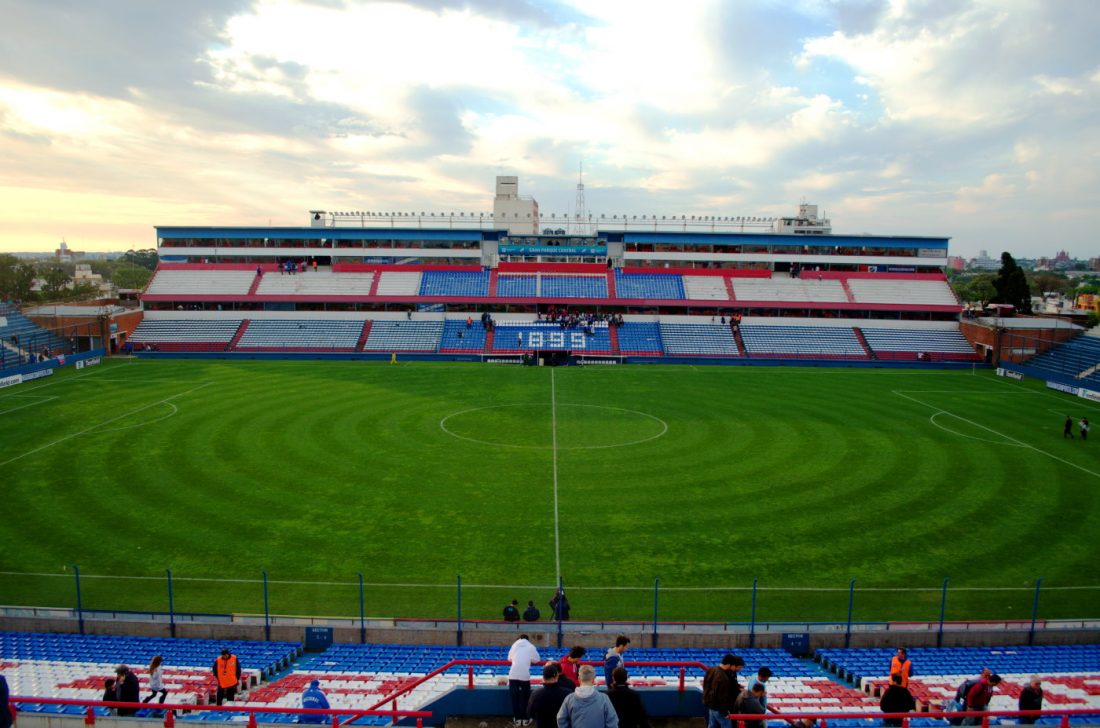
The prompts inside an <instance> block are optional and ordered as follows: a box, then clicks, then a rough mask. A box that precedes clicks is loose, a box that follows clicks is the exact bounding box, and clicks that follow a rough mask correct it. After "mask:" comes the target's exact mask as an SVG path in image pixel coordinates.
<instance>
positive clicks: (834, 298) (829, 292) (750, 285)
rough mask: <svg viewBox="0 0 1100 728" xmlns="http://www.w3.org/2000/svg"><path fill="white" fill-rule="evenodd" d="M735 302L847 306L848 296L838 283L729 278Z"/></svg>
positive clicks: (811, 279)
mask: <svg viewBox="0 0 1100 728" xmlns="http://www.w3.org/2000/svg"><path fill="white" fill-rule="evenodd" d="M730 283H731V284H732V285H733V292H734V295H736V296H737V300H739V301H806V302H813V303H847V302H848V295H847V294H846V293H845V292H844V285H843V284H842V283H841V282H840V281H838V280H817V279H816V278H731V279H730Z"/></svg>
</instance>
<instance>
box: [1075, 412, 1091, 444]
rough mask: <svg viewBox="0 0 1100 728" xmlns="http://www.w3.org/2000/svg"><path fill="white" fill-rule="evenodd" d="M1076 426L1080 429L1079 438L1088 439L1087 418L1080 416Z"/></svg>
mask: <svg viewBox="0 0 1100 728" xmlns="http://www.w3.org/2000/svg"><path fill="white" fill-rule="evenodd" d="M1077 428H1078V429H1079V430H1080V431H1081V440H1082V441H1084V440H1087V439H1089V418H1088V417H1082V418H1081V421H1080V422H1079V423H1078V424H1077Z"/></svg>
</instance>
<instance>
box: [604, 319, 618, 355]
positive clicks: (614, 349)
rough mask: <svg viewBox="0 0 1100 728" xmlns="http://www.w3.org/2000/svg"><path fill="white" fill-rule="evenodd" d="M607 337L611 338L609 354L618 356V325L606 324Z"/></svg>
mask: <svg viewBox="0 0 1100 728" xmlns="http://www.w3.org/2000/svg"><path fill="white" fill-rule="evenodd" d="M607 337H608V338H609V339H611V355H612V356H618V355H619V327H618V326H608V327H607Z"/></svg>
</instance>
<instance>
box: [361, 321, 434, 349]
mask: <svg viewBox="0 0 1100 728" xmlns="http://www.w3.org/2000/svg"><path fill="white" fill-rule="evenodd" d="M442 336H443V322H442V321H374V322H372V323H371V327H370V334H369V335H368V336H367V340H366V342H365V343H364V344H363V350H364V351H436V350H438V349H439V341H440V339H441V338H442Z"/></svg>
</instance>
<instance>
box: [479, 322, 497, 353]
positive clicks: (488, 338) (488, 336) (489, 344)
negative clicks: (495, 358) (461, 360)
mask: <svg viewBox="0 0 1100 728" xmlns="http://www.w3.org/2000/svg"><path fill="white" fill-rule="evenodd" d="M496 332H497V331H496V329H495V328H494V329H489V330H488V331H486V332H485V348H484V349H482V350H481V351H482V353H483V354H492V353H493V335H494V334H495V333H496Z"/></svg>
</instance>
